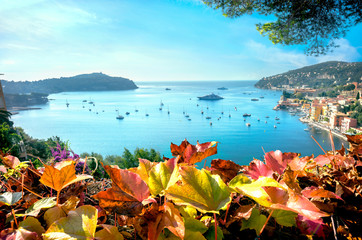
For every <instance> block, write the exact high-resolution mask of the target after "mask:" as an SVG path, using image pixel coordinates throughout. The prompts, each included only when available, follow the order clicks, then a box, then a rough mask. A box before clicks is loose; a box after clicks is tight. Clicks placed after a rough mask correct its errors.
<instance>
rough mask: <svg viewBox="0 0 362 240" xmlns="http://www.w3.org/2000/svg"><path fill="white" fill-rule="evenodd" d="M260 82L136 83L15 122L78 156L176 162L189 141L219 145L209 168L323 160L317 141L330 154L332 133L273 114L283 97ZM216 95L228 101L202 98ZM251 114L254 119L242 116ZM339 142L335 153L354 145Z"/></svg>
mask: <svg viewBox="0 0 362 240" xmlns="http://www.w3.org/2000/svg"><path fill="white" fill-rule="evenodd" d="M255 83H256V81H199V82H189V81H188V82H186V81H185V82H136V84H137V86H138V87H139V88H138V89H135V90H127V91H100V92H62V93H57V94H51V95H49V97H48V98H49V99H50V100H49V102H48V103H47V104H46V105H40V106H34V107H40V108H41V109H39V110H26V111H20V112H19V114H17V115H14V116H12V120H13V121H14V123H15V125H16V126H18V127H21V128H23V129H24V130H25V132H26V133H28V134H29V135H30V136H31V137H33V138H39V139H47V138H50V137H52V136H58V137H60V138H61V139H62V140H64V141H68V143H69V146H70V148H71V149H72V150H73V151H74V152H75V153H78V154H80V153H83V152H88V153H91V152H95V153H100V154H102V155H103V156H107V155H122V153H123V151H124V148H127V149H129V150H131V151H133V150H135V149H136V148H137V147H138V148H146V149H151V148H153V149H155V150H157V151H159V152H160V153H161V156H162V155H163V156H165V157H169V158H170V157H172V155H171V151H170V144H171V143H174V144H178V145H179V144H181V142H182V141H183V140H184V139H187V141H189V142H190V143H191V144H196V143H197V142H200V143H204V142H210V141H217V142H218V153H217V154H216V155H214V156H212V157H209V158H208V159H207V163H208V164H209V163H210V161H211V159H216V158H220V159H225V160H232V161H234V162H236V163H238V164H242V165H245V164H248V163H249V162H250V161H251V160H253V159H263V156H264V151H265V152H269V151H275V150H281V151H282V152H297V153H300V154H301V156H310V155H312V154H314V156H317V155H320V154H323V151H322V149H321V148H320V147H319V146H318V144H317V143H316V142H315V141H314V140H313V139H312V137H311V136H313V137H314V138H315V139H316V140H317V142H318V143H319V144H320V145H321V147H322V148H323V149H324V150H325V151H329V150H331V141H330V137H329V132H327V131H324V130H321V129H318V128H314V127H311V126H308V125H307V124H305V123H302V122H300V121H299V118H300V116H298V115H292V114H290V113H289V112H288V111H282V110H280V111H275V110H273V107H274V106H275V105H276V104H277V101H278V100H279V98H280V95H281V92H280V91H272V90H262V89H257V88H255V87H254V84H255ZM221 87H225V88H227V89H226V90H219V89H218V88H221ZM211 93H214V94H217V95H219V96H222V97H223V98H224V99H222V100H217V101H205V100H199V99H198V97H200V96H204V95H208V94H211ZM253 98H254V99H258V101H252V100H251V99H253ZM89 102H93V104H91V103H89ZM67 104H68V106H67ZM127 112H128V113H129V114H128V115H127V114H126V113H127ZM202 112H203V114H202ZM245 113H247V114H250V115H251V116H250V117H243V114H245ZM118 115H122V116H124V119H122V120H121V119H117V118H116V117H117V116H118ZM146 115H148V116H146ZM206 117H211V119H206ZM268 117H269V118H268ZM276 118H279V120H276ZM247 123H250V126H247ZM333 139H334V140H333V141H334V144H335V146H336V149H340V148H341V146H342V144H344V145H345V147H347V146H348V145H346V144H347V143H346V142H344V141H343V140H341V139H339V138H337V137H333Z"/></svg>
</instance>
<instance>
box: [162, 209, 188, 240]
mask: <svg viewBox="0 0 362 240" xmlns="http://www.w3.org/2000/svg"><path fill="white" fill-rule="evenodd" d="M163 221H164V225H165V227H166V228H168V229H169V230H170V231H171V232H172V233H173V234H175V235H176V236H177V237H179V238H181V239H184V237H185V225H184V222H183V220H182V217H181V215H180V212H179V211H178V210H177V209H176V208H175V206H174V205H173V204H172V203H170V202H167V203H166V204H165V205H164V214H163Z"/></svg>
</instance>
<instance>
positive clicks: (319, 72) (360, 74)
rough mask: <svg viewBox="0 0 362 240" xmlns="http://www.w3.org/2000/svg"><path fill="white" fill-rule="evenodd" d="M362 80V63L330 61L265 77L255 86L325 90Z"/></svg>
mask: <svg viewBox="0 0 362 240" xmlns="http://www.w3.org/2000/svg"><path fill="white" fill-rule="evenodd" d="M361 80H362V62H351V63H348V62H337V61H330V62H324V63H319V64H315V65H311V66H307V67H303V68H299V69H296V70H291V71H288V72H286V73H282V74H278V75H274V76H271V77H264V78H262V79H261V80H259V81H258V82H257V83H256V84H255V87H257V88H264V89H270V88H272V87H282V85H289V86H292V87H301V86H303V85H306V86H308V87H310V88H323V87H332V86H337V85H345V84H347V83H352V82H360V81H361Z"/></svg>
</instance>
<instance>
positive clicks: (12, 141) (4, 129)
mask: <svg viewBox="0 0 362 240" xmlns="http://www.w3.org/2000/svg"><path fill="white" fill-rule="evenodd" d="M20 140H21V137H20V136H19V135H18V134H17V133H16V131H15V130H14V129H13V128H11V127H10V126H9V125H8V124H7V123H6V122H4V123H3V124H1V125H0V150H1V151H2V152H3V153H9V154H11V155H13V156H16V157H19V154H20V146H19V143H20Z"/></svg>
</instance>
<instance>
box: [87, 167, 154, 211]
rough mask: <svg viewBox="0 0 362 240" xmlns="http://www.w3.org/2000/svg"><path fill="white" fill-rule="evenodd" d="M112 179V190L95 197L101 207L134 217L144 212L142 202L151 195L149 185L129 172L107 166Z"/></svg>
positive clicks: (106, 168)
mask: <svg viewBox="0 0 362 240" xmlns="http://www.w3.org/2000/svg"><path fill="white" fill-rule="evenodd" d="M104 168H105V170H106V171H107V172H108V174H109V176H110V177H111V179H112V188H110V189H107V191H102V192H99V193H98V194H96V195H94V196H93V197H94V198H95V199H98V200H99V205H100V206H101V207H102V208H103V209H106V210H108V211H110V210H115V211H117V212H118V213H120V214H124V215H127V214H129V215H134V214H137V213H139V212H140V210H142V203H141V202H142V201H143V200H145V199H147V198H148V197H149V195H150V191H149V189H148V186H147V184H146V183H145V182H144V181H143V180H142V179H141V177H140V176H139V175H137V174H136V173H133V172H131V171H128V170H124V169H119V168H112V167H110V166H105V167H104Z"/></svg>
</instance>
